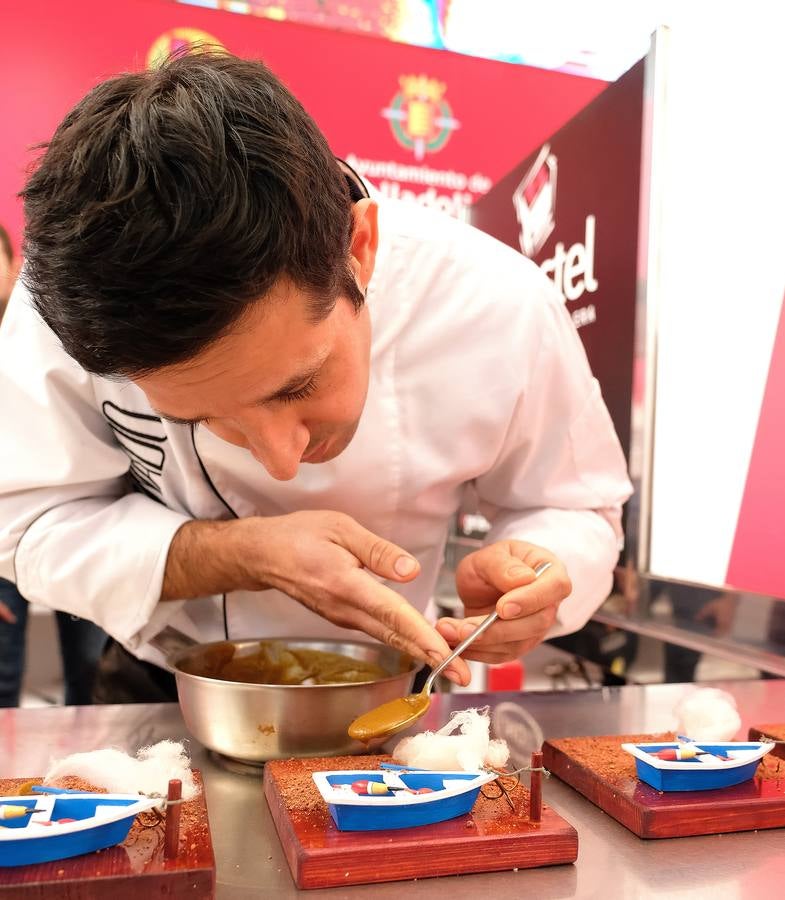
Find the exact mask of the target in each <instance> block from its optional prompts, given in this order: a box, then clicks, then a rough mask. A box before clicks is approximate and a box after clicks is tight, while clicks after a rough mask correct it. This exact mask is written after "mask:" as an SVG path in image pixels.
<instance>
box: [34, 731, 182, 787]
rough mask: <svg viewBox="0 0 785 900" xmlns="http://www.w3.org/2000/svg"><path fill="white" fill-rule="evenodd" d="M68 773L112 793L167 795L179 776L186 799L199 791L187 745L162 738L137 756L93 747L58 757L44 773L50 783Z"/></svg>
mask: <svg viewBox="0 0 785 900" xmlns="http://www.w3.org/2000/svg"><path fill="white" fill-rule="evenodd" d="M64 775H75V776H76V777H77V778H82V779H84V780H85V781H89V782H90V784H94V785H95V786H96V787H99V788H104V789H105V790H107V791H109V793H112V794H161V795H163V796H164V797H165V796H166V793H167V789H168V786H169V781H170V780H171V779H172V778H179V779H180V781H181V782H182V784H183V793H182V796H183V800H193V798H194V797H196V796H197V795H198V794H199V789H198V788H197V786H196V783H195V782H194V776H193V772H192V771H191V761H190V760H189V759H188V755H187V754H186V752H185V747H184V746H183V745H182V744H180V743H177V742H175V741H159V743H157V744H153V746H152V747H142V749H141V750H139V751H138V753H137V754H136V758H134V757H132V756H129V755H128V754H127V753H123V751H122V750H114V749H110V748H107V749H104V750H91V751H90V752H88V753H74V754H72V755H71V756H66V757H65V759H61V760H57V761H55V762H54V763H52V765H51V766H50V767H49V771H48V772H47V773H46V775H45V776H44V781H45V782H46V783H48V782H49V781H51V780H52V779H54V778H62V777H63V776H64Z"/></svg>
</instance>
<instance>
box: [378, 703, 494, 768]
mask: <svg viewBox="0 0 785 900" xmlns="http://www.w3.org/2000/svg"><path fill="white" fill-rule="evenodd" d="M490 725H491V720H490V716H489V715H488V707H487V706H486V707H485V708H484V709H480V710H477V709H465V710H461V711H460V712H456V713H453V715H452V717H451V718H450V721H449V722H448V723H447V724H446V725H445V726H444V727H443V728H440V729H439V730H438V731H426V732H424V733H423V734H415V735H414V736H413V737H409V738H404V739H403V740H402V741H401V742H400V743H399V744H398V746H397V747H396V748H395V752H394V753H393V759H394V760H395V762H397V763H399V764H400V765H404V766H411V767H412V768H415V769H445V770H448V771H455V770H458V771H464V772H469V771H474V770H476V769H481V768H482V767H483V766H491V767H492V768H494V769H499V768H501V767H502V766H503V765H505V764H506V762H507V760H508V759H509V757H510V751H509V750H508V749H507V744H506V743H505V742H504V741H499V740H495V741H492V740H491V739H490ZM458 728H459V729H460V734H453V732H454V731H455V730H456V729H458Z"/></svg>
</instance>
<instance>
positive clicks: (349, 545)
mask: <svg viewBox="0 0 785 900" xmlns="http://www.w3.org/2000/svg"><path fill="white" fill-rule="evenodd" d="M338 540H340V542H341V545H342V546H343V547H345V548H346V549H347V550H348V551H349V552H350V553H353V554H354V556H356V557H357V559H359V560H360V562H361V563H362V564H363V565H364V566H365V568H366V569H368V570H369V571H371V572H373V573H374V574H375V575H380V576H381V577H382V578H389V579H391V580H392V581H403V582H405V581H411V580H412V579H413V578H416V577H417V575H419V574H420V564H419V563H418V562H417V560H416V559H415V558H414V557H413V556H412V555H411V554H409V553H407V552H406V551H405V550H402V549H401V548H400V547H398V546H397V545H396V544H393V543H392V542H391V541H388V540H385V539H384V538H381V537H379V535H377V534H374V533H373V532H372V531H368V529H367V528H363V526H362V525H360V524H359V522H356V521H355V520H354V519H352V518H350V517H349V516H342V517H341V519H340V527H339V529H338Z"/></svg>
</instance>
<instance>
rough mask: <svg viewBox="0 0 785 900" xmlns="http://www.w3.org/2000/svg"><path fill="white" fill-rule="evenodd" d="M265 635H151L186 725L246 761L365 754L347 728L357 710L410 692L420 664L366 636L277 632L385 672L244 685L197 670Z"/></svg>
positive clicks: (287, 641) (291, 642)
mask: <svg viewBox="0 0 785 900" xmlns="http://www.w3.org/2000/svg"><path fill="white" fill-rule="evenodd" d="M259 640H261V639H260V638H257V639H255V640H244V641H215V642H213V643H209V644H198V643H195V642H194V641H193V640H192V639H191V638H189V637H187V636H186V635H184V634H182V633H181V632H179V631H177V630H176V629H173V628H171V627H168V628H165V629H164V630H163V631H162V632H161V633H160V634H158V635H156V637H155V639H154V640H153V641H152V643H153V644H154V646H156V647H157V648H158V649H160V650H162V651H163V652H164V653H165V654H166V656H167V665H168V668H169V669H170V671H171V672H172V673H173V674H174V676H175V678H176V680H177V693H178V697H179V701H180V709H181V711H182V714H183V718H184V719H185V724H186V726H187V728H188V730H189V731H190V732H191V734H192V735H193V736H194V737H195V738H196V739H197V740H199V741H200V742H201V743H202V744H204V746H205V747H208V748H209V749H210V750H214V751H216V752H217V753H220V754H222V755H223V756H227V757H229V758H230V759H234V760H238V761H240V762H244V763H256V764H259V763H263V762H264V761H266V760H268V759H287V758H289V757H292V756H338V755H342V754H354V753H361V752H363V750H364V749H365V748H364V746H363V745H362V744H360V743H358V742H357V741H354V740H352V739H351V738H350V737H349V735H348V734H347V729H348V727H349V723H350V722H352V721H353V720H354V719H355V718H357V716H358V715H360V714H361V713H363V712H366V711H367V710H370V709H373V708H374V707H376V706H379V705H380V704H382V703H385V702H386V701H387V700H394V699H395V698H396V697H404V696H406V695H407V694H409V693H410V692H411V688H412V683H413V682H414V676H415V674H416V673H417V670H418V669H419V667H420V664H419V663H417V662H414V661H412V660H411V659H410V658H409V657H408V656H405V655H404V654H402V653H399V652H398V651H397V650H393V649H392V648H391V647H387V646H386V645H384V644H375V643H371V642H368V643H365V642H363V641H330V640H321V639H320V640H316V639H314V640H308V639H302V638H295V637H291V638H287V637H282V638H276V639H275V640H276V641H280V643H281V644H284V645H286V646H289V647H293V648H298V649H308V650H322V651H326V652H329V653H341V654H343V655H344V656H349V657H352V658H354V659H359V660H364V661H366V662H371V663H376V664H377V665H379V666H381V667H382V668H383V669H385V670H386V671H387V672H390V673H391V674H390V676H389V677H388V678H383V679H381V680H379V681H369V682H361V683H359V684H325V685H321V684H314V685H300V684H297V685H282V684H245V683H240V682H235V681H223V680H221V679H218V678H211V677H206V676H204V675H194V674H191V672H190V671H186V670H194V669H196V670H198V669H199V661H200V660H201V659H203V658H205V657H206V656H207V655H209V654H210V653H211V652H212V653H215V651H216V649H217V648H219V647H226V645H227V644H228V645H230V646H233V647H234V648H235V651H234V652H235V654H239V655H242V654H243V652H247V653H250V652H252V650H253V649H254V648H255V647H257V646H258V642H259Z"/></svg>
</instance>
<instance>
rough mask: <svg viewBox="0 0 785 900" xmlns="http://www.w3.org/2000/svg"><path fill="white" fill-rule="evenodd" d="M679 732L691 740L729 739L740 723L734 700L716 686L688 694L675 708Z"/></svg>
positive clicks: (732, 736) (734, 734) (731, 738)
mask: <svg viewBox="0 0 785 900" xmlns="http://www.w3.org/2000/svg"><path fill="white" fill-rule="evenodd" d="M674 712H675V713H676V716H677V717H678V720H679V725H678V728H679V733H680V734H683V735H686V736H687V737H689V738H692V740H694V741H732V740H733V739H734V737H735V736H736V734H737V732H738V730H739V728H740V727H741V717H740V716H739V713H738V711H737V709H736V701H735V700H734V699H733V697H732V696H731V695H730V694H728V693H726V692H725V691H720V690H718V689H717V688H699V689H698V690H696V691H692V692H691V693H689V694H687V696H686V697H684V698H683V699H682V700H681V701H680V702H679V703H678V704H677V706H676V709H675V710H674Z"/></svg>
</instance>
